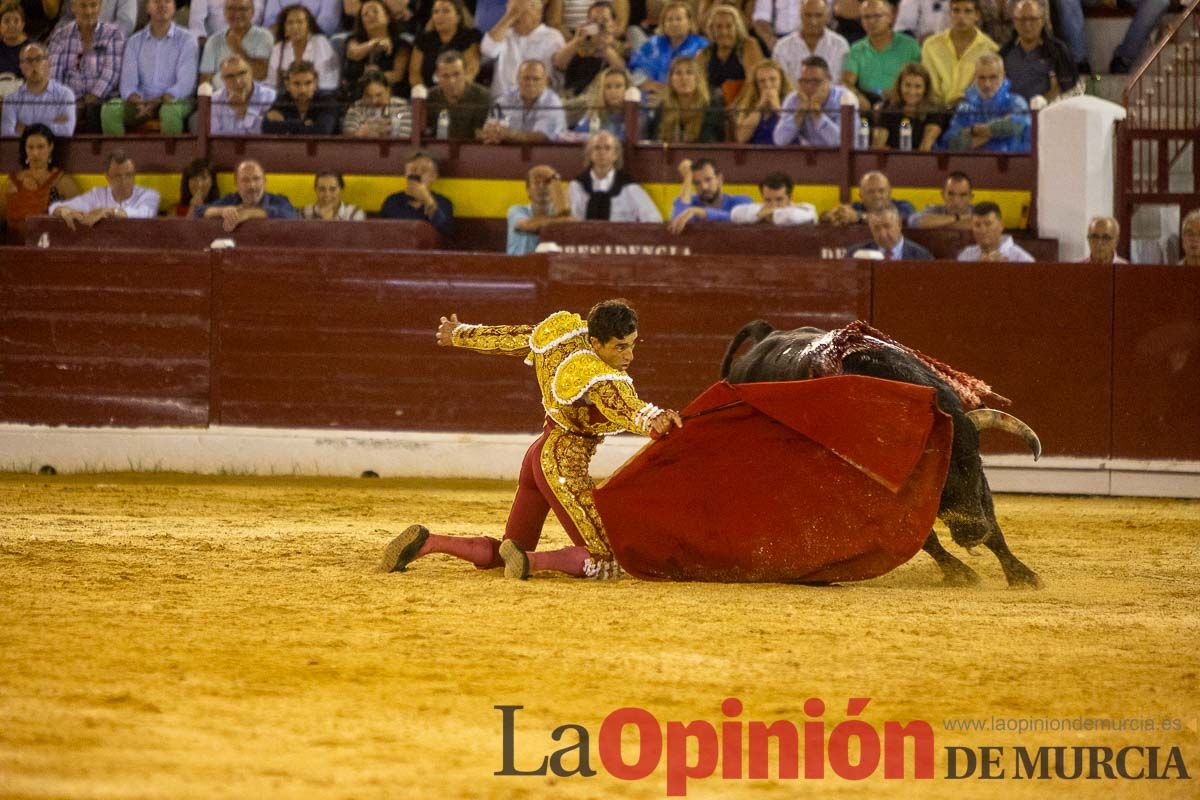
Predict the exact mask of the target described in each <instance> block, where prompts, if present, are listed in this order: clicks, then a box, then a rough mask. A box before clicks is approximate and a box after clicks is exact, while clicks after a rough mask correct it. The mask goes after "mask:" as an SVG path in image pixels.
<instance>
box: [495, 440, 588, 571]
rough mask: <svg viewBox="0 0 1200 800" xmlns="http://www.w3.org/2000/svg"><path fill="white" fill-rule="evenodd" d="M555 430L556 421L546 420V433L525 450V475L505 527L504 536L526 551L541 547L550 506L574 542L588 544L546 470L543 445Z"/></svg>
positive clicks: (522, 477)
mask: <svg viewBox="0 0 1200 800" xmlns="http://www.w3.org/2000/svg"><path fill="white" fill-rule="evenodd" d="M554 429H555V424H554V423H553V422H551V421H550V420H546V426H545V428H543V429H542V435H541V436H539V437H538V438H537V439H536V440H535V441H534V443H533V444H531V445H530V446H529V449H528V450H526V451H525V458H524V459H523V460H522V461H521V476H520V478H519V479H518V480H517V495H516V497H514V498H513V504H512V510H511V511H509V512H508V523H507V524H506V525H505V526H504V538H505V539H512V540H513V541H514V542H516V543H517V544H518V545H520V547H521V549H522V550H525V551H526V552H530V551H533V550H536V549H537V545H538V540H539V539H540V538H541V537H542V526H543V525H544V524H545V522H546V514H547V513H548V512H549V511H550V509H554V516H556V517H558V521H559V522H561V523H562V526H563V528H565V529H566V531H567V536H569V537H571V541H572V542H574V543H575V544H576V545H578V546H580V547H585V546H586V544H585V543H584V540H583V536H582V535H580V533H579V528H578V527H577V526H576V525H575V521H574V520H572V519H571V515H570V514H568V513H567V510H566V509H565V508H563V505H562V503H560V502H559V500H558V498H557V497H555V496H554V492H553V491H551V489H550V485H549V484H548V483H547V482H546V476H545V474H544V473H543V472H542V446H543V445H544V444H545V443H546V438H547V437H548V436H549V435H550V433H551V432H552V431H553V430H554Z"/></svg>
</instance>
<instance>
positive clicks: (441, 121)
mask: <svg viewBox="0 0 1200 800" xmlns="http://www.w3.org/2000/svg"><path fill="white" fill-rule="evenodd" d="M437 138H438V139H441V140H443V141H445V140H446V139H449V138H450V111H449V109H445V108H443V109H442V110H441V111H439V112H438V118H437Z"/></svg>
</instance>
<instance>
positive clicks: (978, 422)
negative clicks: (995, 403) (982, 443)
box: [967, 408, 1042, 461]
mask: <svg viewBox="0 0 1200 800" xmlns="http://www.w3.org/2000/svg"><path fill="white" fill-rule="evenodd" d="M967 419H969V420H971V424H973V425H974V426H975V430H978V431H981V430H983V429H985V428H999V429H1000V430H1002V431H1008V432H1009V433H1011V434H1015V435H1016V436H1020V437H1021V438H1022V439H1024V440H1025V444H1026V445H1028V447H1029V449H1030V451H1032V452H1033V460H1034V461H1037V460H1038V459H1039V458H1041V457H1042V440H1041V439H1039V438H1038V435H1037V434H1036V433H1034V432H1033V428H1031V427H1029V426H1028V425H1026V424H1025V423H1024V422H1022V421H1021V420H1019V419H1017V418H1016V417H1014V416H1013V415H1012V414H1005V413H1004V412H1003V411H997V410H996V409H994V408H977V409H975V410H974V411H968V412H967Z"/></svg>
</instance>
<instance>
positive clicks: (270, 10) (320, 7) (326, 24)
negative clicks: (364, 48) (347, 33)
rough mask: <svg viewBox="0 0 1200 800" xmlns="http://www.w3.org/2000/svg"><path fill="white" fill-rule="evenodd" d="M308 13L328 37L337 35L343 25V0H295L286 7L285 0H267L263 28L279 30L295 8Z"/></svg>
mask: <svg viewBox="0 0 1200 800" xmlns="http://www.w3.org/2000/svg"><path fill="white" fill-rule="evenodd" d="M296 5H298V6H300V7H301V8H303V9H305V10H307V11H308V13H309V14H310V15H311V16H312V18H313V19H314V20H315V21H316V23H317V29H318V30H320V32H321V33H323V34H325V35H326V36H332V35H333V34H335V33H337V32H338V30H339V29H340V27H341V23H342V3H341V0H295V2H294V3H293V5H285V3H284V0H267V3H266V6H265V7H264V8H263V15H262V26H263V27H264V28H273V29H275V30H278V29H280V28H282V27H284V23H286V22H287V11H288V9H289V8H293V7H294V6H296Z"/></svg>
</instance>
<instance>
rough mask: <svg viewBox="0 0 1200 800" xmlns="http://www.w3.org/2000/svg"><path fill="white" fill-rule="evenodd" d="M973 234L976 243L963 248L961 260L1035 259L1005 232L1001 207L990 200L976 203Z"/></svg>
mask: <svg viewBox="0 0 1200 800" xmlns="http://www.w3.org/2000/svg"><path fill="white" fill-rule="evenodd" d="M971 235H972V236H974V237H975V244H973V245H971V246H969V247H965V248H963V251H962V252H961V253H959V254H958V260H959V261H1033V260H1034V258H1033V256H1031V255H1029V253H1027V252H1025V251H1024V250H1023V249H1021V248H1020V247H1018V246H1017V244H1016V243H1015V242H1013V239H1012V237H1011V236H1007V235H1005V233H1004V222H1003V221H1002V220H1001V218H1000V207H999V206H998V205H996V204H995V203H992V202H990V201H984V202H982V203H976V204H975V209H974V211H973V212H972V214H971Z"/></svg>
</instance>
